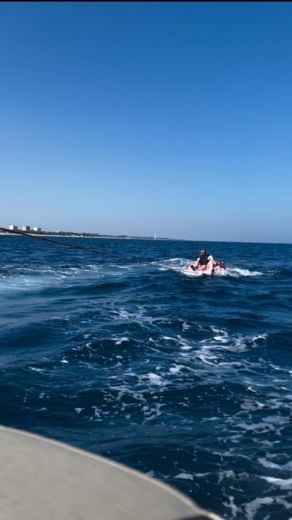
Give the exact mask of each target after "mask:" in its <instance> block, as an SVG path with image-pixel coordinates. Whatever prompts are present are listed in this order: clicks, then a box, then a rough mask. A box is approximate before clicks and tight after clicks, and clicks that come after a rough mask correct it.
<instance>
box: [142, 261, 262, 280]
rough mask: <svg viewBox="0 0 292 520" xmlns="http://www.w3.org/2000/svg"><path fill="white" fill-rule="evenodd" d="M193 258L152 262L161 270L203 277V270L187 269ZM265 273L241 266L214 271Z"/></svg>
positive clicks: (217, 273) (232, 274) (236, 274)
mask: <svg viewBox="0 0 292 520" xmlns="http://www.w3.org/2000/svg"><path fill="white" fill-rule="evenodd" d="M191 262H192V260H190V259H187V258H169V259H168V260H162V261H160V262H152V264H153V265H157V266H158V267H159V270H160V271H176V272H178V273H181V274H183V275H185V276H189V277H194V278H198V277H202V276H204V273H203V272H202V271H191V270H188V269H186V265H187V264H189V263H191ZM262 274H263V273H262V272H260V271H251V270H249V269H243V268H240V267H236V266H235V267H226V268H225V269H220V270H218V271H214V275H215V276H230V277H233V278H239V277H242V276H243V277H244V276H261V275H262Z"/></svg>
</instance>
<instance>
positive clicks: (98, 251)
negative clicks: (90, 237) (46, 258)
mask: <svg viewBox="0 0 292 520" xmlns="http://www.w3.org/2000/svg"><path fill="white" fill-rule="evenodd" d="M0 231H4V233H10V234H11V235H21V236H24V237H27V238H34V239H35V240H43V241H44V242H51V243H52V244H57V245H58V246H63V247H68V248H70V249H79V250H80V251H87V252H89V253H95V254H99V255H104V256H110V257H114V258H119V259H121V260H127V261H128V262H135V263H140V264H150V263H151V262H147V261H143V260H136V259H134V258H130V257H127V256H122V255H118V254H116V253H108V252H106V251H103V250H102V249H98V248H96V247H84V246H79V245H77V244H72V242H69V243H68V242H64V241H63V240H56V239H54V238H51V237H44V236H40V235H31V234H30V233H28V232H26V231H18V230H17V231H16V230H12V229H8V228H4V227H0Z"/></svg>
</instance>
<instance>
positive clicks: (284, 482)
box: [261, 476, 292, 489]
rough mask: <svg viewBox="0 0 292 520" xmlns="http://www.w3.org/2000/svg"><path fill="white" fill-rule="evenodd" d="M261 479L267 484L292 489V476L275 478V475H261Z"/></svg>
mask: <svg viewBox="0 0 292 520" xmlns="http://www.w3.org/2000/svg"><path fill="white" fill-rule="evenodd" d="M261 479H263V480H266V482H268V483H269V484H273V485H274V486H276V487H279V488H280V489H292V478H286V479H284V478H276V477H265V476H263V477H261Z"/></svg>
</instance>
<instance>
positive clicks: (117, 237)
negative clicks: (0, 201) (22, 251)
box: [0, 232, 180, 241]
mask: <svg viewBox="0 0 292 520" xmlns="http://www.w3.org/2000/svg"><path fill="white" fill-rule="evenodd" d="M1 236H6V237H7V236H15V237H21V236H30V237H40V238H41V237H59V238H95V239H99V238H102V239H109V240H112V239H113V240H153V241H156V240H180V239H170V238H163V237H156V238H154V237H131V236H118V235H117V236H115V235H82V234H80V235H79V234H75V233H74V234H73V233H72V234H71V233H70V234H65V233H64V234H62V233H31V232H23V233H22V232H20V233H13V232H11V233H3V232H0V237H1Z"/></svg>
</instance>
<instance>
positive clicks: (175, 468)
mask: <svg viewBox="0 0 292 520" xmlns="http://www.w3.org/2000/svg"><path fill="white" fill-rule="evenodd" d="M56 240H58V239H56ZM62 240H63V241H67V242H68V243H71V244H72V243H73V244H77V245H79V246H82V247H93V248H98V249H100V251H101V253H99V254H98V253H94V252H92V251H91V252H89V251H83V250H73V249H68V248H65V247H61V246H58V245H55V244H51V243H46V242H41V241H38V240H32V239H29V238H27V237H19V236H17V237H14V236H2V237H1V238H0V248H1V257H0V293H1V299H0V302H1V303H0V305H1V314H0V320H1V329H0V414H1V415H0V422H1V423H2V424H4V425H8V426H11V427H16V428H23V429H25V430H28V431H31V432H34V433H38V434H42V435H46V436H49V437H51V438H55V439H58V440H60V441H63V442H66V443H70V444H73V445H76V446H78V447H81V448H83V449H86V450H90V451H93V452H95V453H97V454H100V455H103V456H105V457H110V458H112V459H115V460H117V461H119V462H122V463H125V464H127V465H129V466H131V467H134V468H137V469H138V470H141V471H143V472H145V473H147V474H148V475H150V476H153V477H156V478H158V479H161V480H162V481H164V482H166V483H169V484H171V485H172V486H175V487H176V488H178V489H179V490H181V491H183V492H184V493H186V494H187V495H189V496H190V497H192V498H193V499H194V500H195V501H196V502H197V503H199V504H200V505H201V506H203V507H206V508H208V509H210V510H212V511H214V512H216V513H218V514H221V515H222V516H223V517H224V518H225V519H228V520H231V519H236V520H240V519H247V520H269V519H275V520H288V519H291V518H292V505H291V503H292V500H291V494H292V457H291V455H292V421H291V405H292V384H291V383H292V245H277V244H247V243H245V244H243V243H219V242H213V243H205V244H202V243H199V242H188V241H161V240H152V241H151V240H112V239H82V238H63V239H62ZM202 245H206V246H207V248H208V250H209V252H210V253H211V254H213V256H214V257H215V258H216V259H218V260H222V261H224V262H225V263H226V266H227V269H226V271H225V272H224V274H221V275H216V276H214V277H207V276H188V275H187V274H186V273H185V272H184V269H183V267H184V265H185V264H186V263H187V262H189V261H190V260H193V259H195V258H196V257H197V256H198V250H199V248H200V247H201V246H202ZM103 253H104V254H103Z"/></svg>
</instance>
